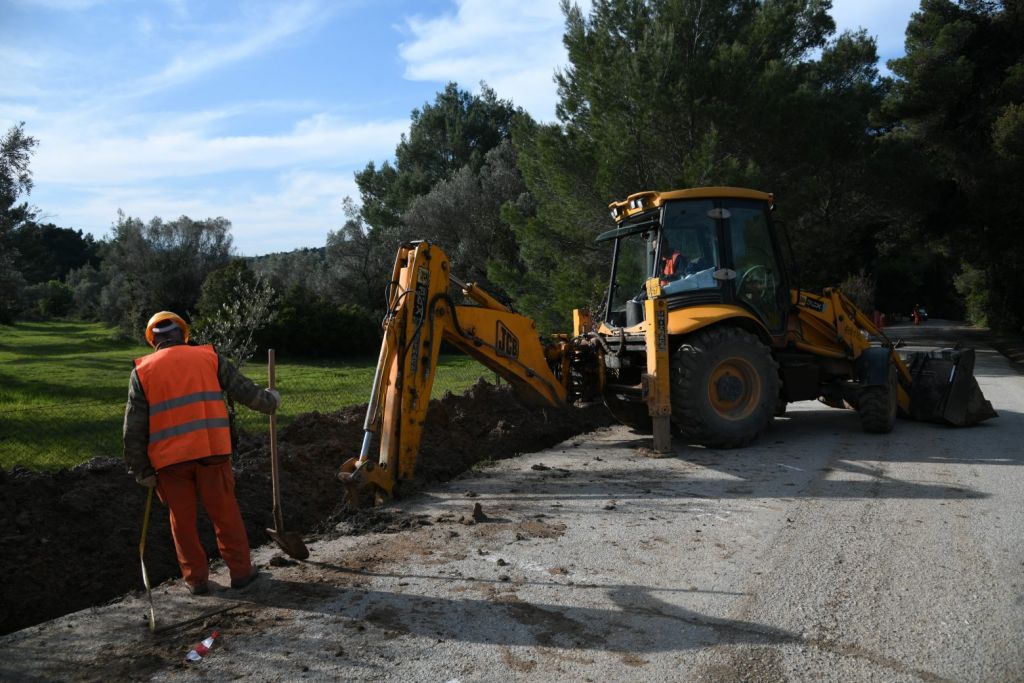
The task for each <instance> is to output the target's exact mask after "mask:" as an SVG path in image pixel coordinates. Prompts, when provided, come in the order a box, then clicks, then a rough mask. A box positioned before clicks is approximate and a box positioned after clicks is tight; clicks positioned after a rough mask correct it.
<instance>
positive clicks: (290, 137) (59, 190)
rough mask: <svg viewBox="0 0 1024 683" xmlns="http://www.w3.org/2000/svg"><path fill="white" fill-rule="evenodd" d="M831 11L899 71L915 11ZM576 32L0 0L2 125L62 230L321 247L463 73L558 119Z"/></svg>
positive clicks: (547, 10)
mask: <svg viewBox="0 0 1024 683" xmlns="http://www.w3.org/2000/svg"><path fill="white" fill-rule="evenodd" d="M581 4H583V5H584V6H586V4H587V3H586V2H584V3H581ZM833 5H834V7H833V12H832V15H833V17H834V18H835V19H836V24H837V25H838V27H839V29H840V30H844V29H856V28H859V27H864V28H866V29H867V30H868V33H869V34H871V35H873V36H875V37H876V39H877V40H878V47H879V54H880V56H881V57H882V63H883V64H884V61H885V60H886V59H889V58H892V57H896V56H899V55H900V54H902V52H903V31H904V29H905V28H906V24H907V21H908V19H909V17H910V15H911V13H912V12H913V11H914V10H915V9H917V6H918V2H917V0H834V2H833ZM562 26H563V24H562V16H561V13H560V11H559V9H558V1H557V0H334V1H329V0H292V1H290V2H287V3H283V2H260V1H258V0H249V1H240V2H230V1H228V0H223V1H220V2H199V1H198V0H0V64H3V65H5V66H4V70H3V71H2V72H0V130H3V131H6V130H7V129H8V128H9V127H10V126H11V125H13V124H14V123H16V122H18V121H25V122H26V130H27V132H28V133H29V134H31V135H33V136H35V137H36V138H38V139H39V141H40V145H39V148H38V150H37V152H36V155H35V157H34V159H33V162H32V170H33V173H34V178H35V189H34V190H33V192H32V195H31V197H30V200H31V202H32V203H33V204H34V205H36V206H37V207H39V209H40V210H41V211H42V214H43V217H44V218H45V219H46V220H49V221H52V222H54V223H56V224H58V225H61V226H65V227H72V228H76V229H79V228H80V229H83V230H86V231H87V232H91V233H93V234H95V235H96V236H98V237H102V236H104V235H105V234H107V232H108V231H109V228H110V226H111V224H112V223H113V222H114V221H115V220H116V218H117V211H118V209H121V210H123V211H124V212H125V213H127V214H128V215H131V216H138V217H140V218H143V219H144V220H148V219H149V218H152V217H153V216H161V217H163V218H165V219H173V218H176V217H178V216H180V215H188V216H190V217H192V218H206V217H210V216H224V217H225V218H228V219H229V220H230V221H231V222H232V224H233V229H232V233H233V235H234V240H235V245H236V248H237V250H238V252H239V253H241V254H244V255H257V254H264V253H269V252H274V251H285V250H290V249H295V248H298V247H316V246H322V245H323V244H324V241H325V239H326V236H327V232H328V231H330V230H335V229H337V228H338V227H340V225H341V223H342V221H343V220H344V217H343V214H342V210H341V200H342V199H343V198H344V197H345V196H346V195H350V196H352V197H354V198H358V193H357V191H356V187H355V182H354V180H353V173H354V172H355V171H356V170H359V169H361V168H362V167H363V166H365V165H366V162H368V161H370V160H375V161H377V162H380V161H382V160H384V159H387V158H389V157H390V156H391V155H392V154H393V152H394V148H395V145H396V143H397V142H398V140H399V137H400V135H401V134H402V133H403V132H404V131H406V130H407V129H408V124H409V113H410V111H411V110H412V109H413V108H415V107H419V106H421V105H422V104H423V103H424V102H427V101H431V100H433V98H434V94H435V93H436V92H437V91H438V90H440V89H441V88H443V87H444V84H445V83H447V82H448V81H456V82H458V83H459V84H460V86H461V87H463V88H467V89H472V90H477V89H478V84H479V82H480V81H481V80H483V81H486V82H487V83H488V85H490V86H491V87H493V88H494V89H495V90H496V91H497V92H498V95H499V96H500V97H503V98H506V99H511V100H512V101H513V102H515V103H516V104H517V105H519V106H522V107H524V108H525V109H526V110H527V111H529V112H530V113H531V114H532V115H533V116H534V117H536V118H538V119H540V120H544V121H551V120H554V105H555V99H556V93H555V87H554V84H553V82H552V74H553V73H554V71H555V69H556V68H558V67H559V66H562V65H564V64H565V61H566V59H565V52H564V49H563V48H562V44H561V34H562Z"/></svg>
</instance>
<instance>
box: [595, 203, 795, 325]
mask: <svg viewBox="0 0 1024 683" xmlns="http://www.w3.org/2000/svg"><path fill="white" fill-rule="evenodd" d="M609 208H610V209H611V213H612V218H614V219H615V221H616V222H617V223H618V226H617V227H616V228H614V229H612V230H609V231H608V232H605V233H603V234H601V235H600V236H599V237H598V238H597V239H598V241H613V243H614V246H613V256H612V273H611V282H610V286H609V290H608V297H607V300H606V302H605V317H604V318H605V319H604V323H605V325H606V326H608V327H611V328H618V329H623V328H626V329H628V328H631V327H633V326H635V325H637V324H639V323H641V322H642V321H643V301H644V299H645V298H646V297H647V292H646V287H645V284H646V282H647V280H649V279H650V278H657V280H658V283H659V284H660V286H661V296H662V297H664V298H665V299H667V301H668V307H669V310H674V309H680V308H688V307H693V306H700V305H716V304H717V305H723V304H732V305H735V306H739V307H741V308H743V309H744V310H745V311H747V312H749V313H750V314H751V315H753V316H754V317H755V318H756V319H757V320H758V321H760V323H761V324H762V325H763V326H764V328H765V329H766V330H767V331H768V332H769V333H771V334H777V333H780V332H781V331H782V330H783V328H784V326H785V313H786V310H787V308H788V306H789V292H788V289H787V284H786V278H785V273H784V271H783V268H782V261H781V258H780V251H779V248H778V245H777V243H776V240H775V233H774V230H773V228H772V224H771V210H772V195H770V194H768V193H765V192H757V191H755V190H746V189H740V188H730V187H708V188H696V189H689V190H677V191H674V192H640V193H637V194H634V195H631V196H629V197H628V198H627V199H626V200H625V201H622V202H615V203H613V204H611V205H610V207H609Z"/></svg>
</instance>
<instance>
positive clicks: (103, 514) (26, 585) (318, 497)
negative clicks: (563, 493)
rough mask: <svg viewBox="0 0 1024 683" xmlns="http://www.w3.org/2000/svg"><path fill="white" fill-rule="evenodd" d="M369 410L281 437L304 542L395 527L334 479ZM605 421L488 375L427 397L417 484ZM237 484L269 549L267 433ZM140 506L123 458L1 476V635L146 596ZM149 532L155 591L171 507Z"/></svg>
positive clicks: (302, 419) (322, 417)
mask: <svg viewBox="0 0 1024 683" xmlns="http://www.w3.org/2000/svg"><path fill="white" fill-rule="evenodd" d="M365 411H366V408H365V406H364V407H355V408H347V409H344V410H340V411H338V412H336V413H331V414H322V413H308V414H305V415H302V416H299V417H298V418H296V419H295V420H294V421H293V422H292V423H291V424H289V425H288V426H287V427H285V428H283V429H281V430H280V433H279V436H278V438H279V447H280V456H281V470H282V471H281V486H282V496H283V504H284V516H285V524H286V525H287V526H286V528H287V530H289V531H298V532H301V533H303V534H304V535H306V536H307V538H309V537H310V536H311V535H315V534H316V533H322V532H329V531H333V530H334V528H335V526H336V525H338V524H339V523H343V524H341V526H340V527H339V528H341V529H343V530H344V533H360V532H361V531H365V530H370V529H372V528H374V525H381V524H386V523H389V522H390V519H391V518H390V516H389V515H388V514H387V513H384V514H379V513H369V514H368V513H367V512H365V511H364V512H362V513H350V512H349V511H347V510H344V509H343V508H342V507H341V502H342V487H341V484H340V483H339V482H338V481H337V479H336V477H335V475H336V473H337V470H338V467H339V466H340V465H341V463H342V462H344V461H345V460H347V459H348V458H350V457H353V456H355V455H357V454H358V449H359V444H360V443H361V441H362V433H363V430H362V427H363V419H364V417H365ZM608 424H611V417H610V416H609V415H608V413H607V411H606V410H605V408H604V407H603V406H600V405H594V406H589V407H585V408H572V409H569V410H554V409H550V408H534V407H529V406H526V405H524V404H523V403H521V402H520V401H519V400H518V399H517V398H516V396H515V394H514V393H513V392H512V391H511V389H509V388H508V387H507V386H503V387H494V386H492V385H490V384H488V383H486V382H484V381H482V380H481V382H480V383H478V384H477V385H475V386H474V387H472V388H471V389H470V390H469V391H468V392H467V393H466V394H464V395H462V396H454V395H451V394H448V395H446V396H445V397H444V398H443V399H441V400H439V401H432V402H431V405H430V408H429V412H428V418H427V424H426V426H425V431H424V435H423V443H422V447H421V449H420V456H419V460H418V463H417V481H416V485H418V486H422V485H424V484H427V483H430V482H436V481H445V480H448V479H451V478H453V477H455V476H458V475H459V474H460V473H462V472H464V471H466V470H467V469H469V468H470V467H472V466H473V465H474V464H475V463H477V462H480V461H484V460H499V459H503V458H509V457H512V456H515V455H518V454H520V453H528V452H532V451H537V450H542V449H544V448H548V447H550V446H553V445H555V444H557V443H559V442H561V441H564V440H565V439H567V438H569V437H571V436H574V435H576V434H580V433H583V432H587V431H591V430H593V429H596V428H598V427H601V426H605V425H608ZM235 482H236V483H235V492H236V495H237V496H238V502H239V505H240V506H241V508H242V516H243V518H244V519H245V522H246V527H247V529H248V532H249V540H250V543H252V544H253V545H254V546H255V545H262V544H264V543H267V542H268V539H267V537H266V533H265V531H264V529H266V528H267V527H273V519H272V514H271V503H272V494H271V486H270V448H269V444H268V443H267V439H266V436H253V435H246V434H243V435H242V437H241V439H240V441H239V444H238V454H237V456H236V458H235ZM145 500H146V496H145V490H144V489H143V488H142V487H140V486H137V485H136V484H135V483H134V481H133V480H132V479H131V478H130V477H129V476H128V475H127V474H126V473H125V471H124V466H123V464H122V463H121V461H120V460H117V459H109V458H97V459H95V460H92V461H90V462H88V463H85V464H83V465H80V466H78V467H75V468H73V469H70V470H62V471H60V472H56V473H45V474H42V473H36V472H30V471H28V470H24V469H20V468H16V469H14V470H12V471H10V472H2V471H0V557H2V558H3V565H2V571H3V576H4V581H3V582H2V583H0V634H3V633H10V632H11V631H14V630H17V629H20V628H24V627H26V626H30V625H32V624H36V623H39V622H42V621H46V620H48V619H52V618H55V617H57V616H60V615H63V614H67V613H69V612H74V611H77V610H80V609H83V608H85V607H90V606H93V605H98V604H102V603H103V602H105V601H109V600H112V599H114V598H117V597H118V596H120V595H122V594H123V593H126V592H128V591H131V590H138V589H141V588H142V577H141V571H140V568H139V557H138V542H139V534H140V532H141V529H142V513H143V509H144V507H145ZM150 527H151V528H150V531H149V539H148V541H147V543H146V567H147V569H148V571H149V576H150V580H151V581H152V582H153V583H154V584H158V583H160V582H162V581H165V580H167V579H169V578H172V577H178V576H180V572H179V570H178V564H177V560H176V559H175V555H174V546H173V544H172V542H171V535H170V530H169V528H168V522H167V514H166V508H164V507H163V506H162V505H161V504H159V503H155V504H154V509H153V516H152V519H151V521H150ZM363 527H366V528H365V529H364V528H363ZM333 533H337V531H333ZM200 534H201V537H202V539H203V544H204V546H205V547H206V551H207V553H208V554H209V555H210V557H211V558H213V557H216V556H217V551H216V542H215V540H214V536H213V531H212V529H211V527H210V524H209V522H208V520H207V519H206V518H205V514H204V513H202V512H201V513H200ZM315 552H316V551H315V549H314V550H313V553H314V555H315Z"/></svg>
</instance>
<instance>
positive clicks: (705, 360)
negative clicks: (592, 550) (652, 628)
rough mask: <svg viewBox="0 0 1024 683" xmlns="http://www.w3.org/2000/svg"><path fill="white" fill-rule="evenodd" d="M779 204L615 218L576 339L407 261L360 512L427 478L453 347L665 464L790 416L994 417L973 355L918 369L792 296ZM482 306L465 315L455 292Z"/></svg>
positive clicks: (392, 311) (832, 312)
mask: <svg viewBox="0 0 1024 683" xmlns="http://www.w3.org/2000/svg"><path fill="white" fill-rule="evenodd" d="M773 208H774V200H773V197H772V195H771V194H769V193H765V192H759V191H756V190H748V189H742V188H732V187H703V188H693V189H685V190H676V191H671V192H639V193H636V194H633V195H630V196H629V197H627V198H626V199H625V200H623V201H620V202H613V203H612V204H611V205H609V209H610V211H611V215H612V218H613V220H614V221H615V224H616V225H615V227H614V228H613V229H611V230H608V231H607V232H604V233H602V234H601V235H599V236H598V238H597V239H598V241H599V242H610V243H611V278H610V282H609V287H608V290H607V296H606V300H605V302H604V306H603V310H602V311H601V314H600V315H599V316H597V317H596V318H595V317H593V316H591V315H590V313H589V312H587V311H584V310H576V311H573V332H572V334H571V335H568V334H562V335H554V336H551V337H548V338H545V339H542V338H541V337H540V335H539V334H538V331H537V329H536V325H535V323H534V322H533V321H532V320H530V319H529V318H526V317H524V316H522V315H519V314H517V313H515V312H514V311H513V310H512V309H511V308H510V307H509V306H506V305H505V304H503V303H501V302H500V301H498V300H497V299H496V298H495V297H493V296H492V295H490V294H489V293H487V292H486V291H484V290H482V289H481V288H480V287H479V286H477V285H476V284H474V283H469V284H467V283H463V282H461V281H459V280H458V279H457V278H456V277H454V276H453V275H452V273H451V266H450V264H449V261H448V258H447V256H446V255H445V254H444V252H443V251H442V250H441V249H440V248H439V247H437V246H436V245H433V244H430V243H427V242H414V243H410V244H406V245H402V246H401V247H400V248H399V250H398V254H397V258H396V260H395V265H394V271H393V276H392V278H391V285H390V286H389V291H388V313H387V315H386V316H385V319H384V324H383V329H384V337H383V341H382V343H381V350H380V357H379V359H378V363H377V369H376V373H375V375H374V381H373V387H372V389H371V393H370V402H369V406H368V409H367V415H366V421H365V423H364V436H363V442H362V445H361V448H360V451H359V455H358V456H357V457H354V458H351V459H350V460H348V461H347V462H345V463H344V464H343V465H342V467H341V471H340V472H339V479H341V480H342V481H343V482H344V483H346V485H347V487H348V489H349V494H348V497H349V501H350V502H351V503H355V504H361V502H363V501H365V500H367V496H368V494H372V496H373V497H374V498H375V499H376V500H377V502H381V501H383V500H384V499H386V498H388V497H389V496H391V495H393V493H394V489H395V485H396V483H398V482H399V481H402V480H409V479H412V478H413V477H414V474H415V466H416V457H417V453H418V450H419V445H420V439H421V435H422V429H423V423H424V420H425V417H426V411H427V404H428V402H429V400H430V392H431V387H432V385H433V380H434V373H435V371H436V368H437V359H438V354H439V351H440V345H441V342H442V340H443V341H447V342H448V343H450V344H452V345H454V346H455V347H457V348H459V349H460V350H462V351H464V352H465V353H467V354H469V355H470V356H472V357H474V358H476V359H477V360H479V361H480V362H481V363H482V364H483V365H484V366H486V367H487V368H489V369H490V370H492V371H494V372H495V373H497V374H498V375H499V376H501V377H503V378H505V379H506V380H507V381H508V382H509V383H510V384H511V385H512V386H513V387H514V388H515V390H516V391H517V393H518V394H519V396H520V397H521V398H523V399H524V400H526V401H528V402H530V403H533V404H538V405H545V406H553V407H569V406H571V405H572V404H573V403H576V402H588V401H594V400H603V401H604V402H605V404H606V405H607V406H608V408H609V410H610V411H611V412H612V414H613V415H614V416H615V417H616V418H618V419H619V420H620V421H621V422H623V423H625V424H627V425H629V426H631V427H633V428H634V429H636V430H639V431H642V432H647V433H651V434H652V435H653V440H654V448H655V450H659V451H667V450H669V449H670V448H671V440H672V434H673V431H674V432H675V434H676V437H677V438H678V439H680V440H681V442H682V443H686V444H699V445H703V446H706V447H710V448H735V447H738V446H743V445H745V444H747V443H749V442H750V441H752V440H753V439H755V438H756V437H757V436H758V435H759V434H761V433H762V432H763V431H764V430H765V429H766V428H767V426H768V424H769V423H770V422H771V421H772V419H773V417H774V416H776V415H778V414H781V413H782V412H784V410H785V407H786V405H787V404H788V403H790V402H794V401H803V400H814V399H819V400H821V401H823V402H824V403H826V404H827V405H830V406H833V407H841V408H846V407H850V408H853V409H855V410H856V411H857V413H858V415H859V417H860V423H861V426H862V428H863V429H864V430H865V431H867V432H876V433H887V432H889V431H891V430H892V428H893V425H894V422H895V419H896V416H897V414H902V415H903V416H905V417H909V418H913V419H919V420H929V421H934V422H943V423H947V424H953V425H969V424H976V423H977V422H980V421H982V420H985V419H988V418H990V417H995V411H994V410H992V406H991V404H990V403H989V402H988V401H986V400H985V399H984V398H983V396H982V395H981V391H980V389H979V387H978V385H977V382H976V380H975V379H974V375H973V367H974V352H973V350H970V349H947V350H943V351H932V352H918V353H915V354H912V355H911V356H910V357H909V358H908V359H907V361H904V359H903V358H901V357H900V355H899V353H898V352H897V346H898V344H896V343H893V342H892V341H891V340H890V339H888V338H887V337H886V336H885V335H884V334H883V333H882V331H881V330H879V329H878V328H877V327H875V325H874V324H872V322H871V320H869V319H868V317H867V316H865V315H864V314H863V313H862V312H861V311H859V310H858V309H857V307H856V306H855V305H854V304H853V303H852V302H851V301H850V300H849V299H848V298H847V297H846V296H844V295H843V294H842V292H840V291H839V290H838V289H834V288H833V289H825V290H824V292H822V293H820V294H818V293H813V292H808V291H804V290H802V289H800V288H799V287H797V288H791V287H790V284H789V282H788V278H787V274H786V270H785V269H784V268H783V267H782V264H783V259H782V252H781V250H780V245H779V240H778V235H777V233H776V231H775V229H774V226H773V222H772V211H773ZM452 287H454V288H455V289H456V290H458V292H459V294H460V295H461V296H460V298H465V299H468V300H469V303H456V301H455V299H454V298H453V296H452V293H451V288H452Z"/></svg>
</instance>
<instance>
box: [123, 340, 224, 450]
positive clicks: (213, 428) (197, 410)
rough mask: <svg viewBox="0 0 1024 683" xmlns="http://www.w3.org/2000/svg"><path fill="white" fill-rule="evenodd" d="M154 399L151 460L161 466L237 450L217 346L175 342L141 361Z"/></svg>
mask: <svg viewBox="0 0 1024 683" xmlns="http://www.w3.org/2000/svg"><path fill="white" fill-rule="evenodd" d="M135 372H136V375H137V376H138V378H139V383H140V384H141V385H142V391H143V393H144V394H145V395H146V400H147V402H148V403H149V460H150V462H152V463H153V467H154V469H157V470H159V469H160V468H162V467H167V466H168V465H174V464H177V463H179V462H185V461H188V460H196V459H198V458H206V457H209V456H211V455H228V454H230V453H231V431H230V428H229V422H228V413H227V408H226V407H225V406H224V399H223V397H222V394H221V387H220V381H219V380H218V379H217V352H216V351H215V350H214V348H213V347H212V346H185V345H179V346H171V347H168V348H166V349H161V350H159V351H155V352H153V353H151V354H149V355H148V356H145V357H144V358H139V359H138V360H136V361H135Z"/></svg>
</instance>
